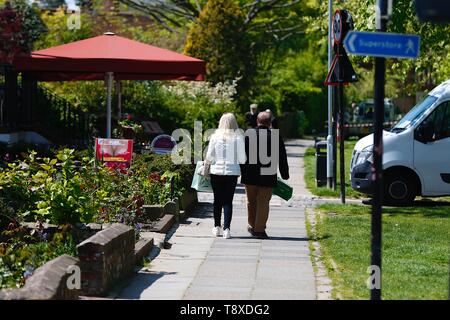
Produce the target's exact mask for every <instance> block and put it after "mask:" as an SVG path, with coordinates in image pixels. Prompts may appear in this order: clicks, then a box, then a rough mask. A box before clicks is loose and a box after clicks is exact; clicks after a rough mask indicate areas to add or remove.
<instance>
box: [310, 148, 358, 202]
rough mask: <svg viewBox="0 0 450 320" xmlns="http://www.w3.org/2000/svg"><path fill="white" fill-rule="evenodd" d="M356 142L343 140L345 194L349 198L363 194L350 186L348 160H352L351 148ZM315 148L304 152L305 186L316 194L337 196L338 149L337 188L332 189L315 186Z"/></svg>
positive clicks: (338, 188) (338, 191) (338, 187)
mask: <svg viewBox="0 0 450 320" xmlns="http://www.w3.org/2000/svg"><path fill="white" fill-rule="evenodd" d="M355 144H356V141H355V140H353V141H345V143H344V146H345V153H344V158H345V194H346V197H351V198H362V197H363V195H362V194H361V193H360V192H358V191H355V190H353V189H352V188H351V186H350V162H351V160H352V152H353V148H354V146H355ZM315 152H316V151H315V149H314V148H308V149H307V150H306V153H305V158H304V161H305V182H306V187H307V188H308V189H309V190H310V191H311V193H312V194H314V195H316V196H321V197H339V196H340V183H339V181H340V180H339V179H340V174H339V171H340V169H339V149H338V153H337V159H338V166H337V171H338V172H337V190H336V191H334V190H332V189H328V188H327V187H326V186H325V187H317V186H316V181H315V177H316V156H315Z"/></svg>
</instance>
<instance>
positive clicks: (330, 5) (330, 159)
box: [327, 0, 333, 189]
mask: <svg viewBox="0 0 450 320" xmlns="http://www.w3.org/2000/svg"><path fill="white" fill-rule="evenodd" d="M332 28H333V1H332V0H328V70H330V69H331V62H332V47H331V42H332V41H333V39H332V38H331V30H332ZM332 122H333V88H332V86H328V136H327V181H328V188H330V189H331V188H333V157H332V156H333V126H332Z"/></svg>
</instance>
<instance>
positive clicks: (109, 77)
mask: <svg viewBox="0 0 450 320" xmlns="http://www.w3.org/2000/svg"><path fill="white" fill-rule="evenodd" d="M113 81H114V74H113V73H112V72H107V73H106V86H107V97H106V138H107V139H110V138H111V101H112V86H113Z"/></svg>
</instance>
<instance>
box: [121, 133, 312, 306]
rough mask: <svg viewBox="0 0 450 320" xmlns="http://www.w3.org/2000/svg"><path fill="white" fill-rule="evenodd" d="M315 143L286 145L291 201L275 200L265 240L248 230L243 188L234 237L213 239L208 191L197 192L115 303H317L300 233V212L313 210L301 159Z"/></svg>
mask: <svg viewBox="0 0 450 320" xmlns="http://www.w3.org/2000/svg"><path fill="white" fill-rule="evenodd" d="M313 145H314V142H313V141H306V140H292V141H288V142H287V143H286V147H287V153H288V155H289V158H288V161H289V164H290V175H291V178H290V179H289V181H288V184H290V185H291V186H292V187H293V188H294V194H295V198H294V200H292V201H290V202H286V201H284V200H282V199H280V198H279V197H276V196H274V197H273V198H272V200H271V202H270V205H271V213H270V216H269V221H268V224H267V233H268V234H269V236H270V239H267V240H260V239H255V238H253V237H252V236H251V235H250V234H249V233H248V232H247V212H246V210H247V209H246V197H245V190H244V186H243V185H241V184H238V187H237V190H236V194H235V197H234V201H233V204H234V208H233V221H232V224H231V234H232V238H231V239H223V238H221V237H213V235H212V234H211V228H212V226H213V214H212V202H213V195H212V194H211V193H199V194H198V198H199V202H200V203H199V206H198V207H197V209H196V210H195V211H194V212H193V213H192V215H191V217H190V218H188V219H187V220H186V221H185V222H183V223H180V224H176V225H175V226H174V227H173V228H172V231H168V235H167V237H166V239H165V241H166V243H169V247H170V249H161V252H160V253H159V255H158V256H157V257H156V258H155V259H154V260H152V262H151V264H150V266H148V267H147V268H143V269H142V270H140V271H139V272H138V273H137V275H136V276H135V277H134V278H133V279H132V281H131V282H130V283H129V285H128V286H127V287H125V289H124V290H123V291H122V293H121V294H120V297H119V298H120V299H152V300H179V299H186V300H227V299H232V300H246V299H256V300H262V299H264V300H266V299H269V300H302V299H308V300H310V299H315V298H316V291H317V289H316V284H315V277H314V271H313V267H312V263H311V259H310V252H309V247H308V238H307V233H306V227H305V209H306V208H307V207H310V206H312V205H314V201H313V200H312V197H311V194H310V193H309V192H308V191H307V190H306V187H305V184H304V179H303V158H302V157H303V155H304V152H305V150H306V148H307V147H309V146H313Z"/></svg>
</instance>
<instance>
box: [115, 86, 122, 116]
mask: <svg viewBox="0 0 450 320" xmlns="http://www.w3.org/2000/svg"><path fill="white" fill-rule="evenodd" d="M116 90H117V117H118V119H119V121H120V119H122V82H121V81H120V80H117V81H116Z"/></svg>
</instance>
